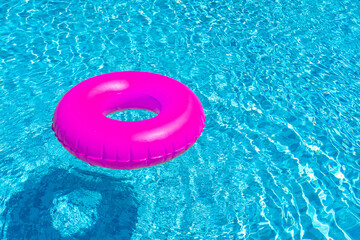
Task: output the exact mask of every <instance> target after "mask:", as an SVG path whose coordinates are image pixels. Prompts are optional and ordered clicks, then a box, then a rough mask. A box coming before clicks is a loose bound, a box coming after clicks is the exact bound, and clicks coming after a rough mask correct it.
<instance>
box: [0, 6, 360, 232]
mask: <svg viewBox="0 0 360 240" xmlns="http://www.w3.org/2000/svg"><path fill="white" fill-rule="evenodd" d="M0 23H1V26H0V38H1V39H0V40H1V41H0V42H1V48H0V61H1V64H0V159H1V162H0V174H1V175H0V177H1V181H0V185H1V187H0V193H1V199H0V226H1V231H0V234H1V238H3V239H22V238H24V236H25V238H26V239H41V238H46V239H50V237H52V238H53V239H58V238H60V237H67V238H68V239H90V237H93V238H99V237H100V236H101V238H103V239H114V238H117V239H121V238H122V239H126V238H132V239H165V238H167V239H195V238H197V239H357V238H358V236H359V234H360V181H359V178H360V166H359V159H360V133H359V131H360V120H359V119H360V106H359V105H360V104H359V99H360V61H359V59H360V56H359V53H360V45H359V43H360V37H359V36H360V2H359V1H346V0H344V1H343V0H328V1H320V0H295V1H290V0H279V1H267V0H257V1H251V0H248V1H245V0H240V1H235V0H234V1H231V0H230V1H205V0H201V1H189V0H181V1H177V0H167V1H162V0H153V1H136V0H132V1H131V0H129V1H91V2H90V1H85V0H76V1H33V0H27V1H14V0H10V1H2V2H1V3H0ZM124 70H137V71H148V72H155V73H159V74H163V75H166V76H169V77H171V78H174V79H177V80H179V81H181V82H182V83H184V84H186V85H187V86H188V87H189V88H191V89H192V90H193V91H194V92H195V93H196V95H197V96H198V97H199V99H200V100H201V102H202V104H203V106H204V109H205V114H206V115H207V122H206V127H205V129H204V132H203V134H202V136H201V137H200V138H199V140H198V141H197V143H196V144H195V145H194V146H193V147H192V148H191V149H190V150H189V151H187V152H186V153H185V154H183V155H182V156H180V157H178V158H176V159H174V160H172V161H170V162H168V163H166V164H162V165H159V166H156V167H152V168H146V169H141V170H134V171H114V170H109V169H102V168H95V167H91V166H89V165H87V164H86V163H83V162H82V161H80V160H78V159H76V158H74V157H73V156H72V155H70V154H69V153H68V152H67V151H66V150H65V149H64V148H62V147H61V145H60V143H59V142H58V141H57V140H56V138H55V136H54V135H53V133H52V131H51V122H52V119H51V118H52V115H53V111H54V109H55V106H56V105H57V103H58V101H59V100H60V98H61V97H62V96H63V94H64V93H65V92H66V91H68V90H69V89H70V88H71V87H73V86H74V85H76V84H77V83H79V82H81V81H83V80H85V79H87V78H89V77H92V76H95V75H99V74H103V73H107V72H114V71H124ZM123 117H124V116H123ZM134 117H135V118H136V117H137V116H135V115H131V114H130V115H128V116H125V119H129V120H133V119H134ZM145 118H146V117H145Z"/></svg>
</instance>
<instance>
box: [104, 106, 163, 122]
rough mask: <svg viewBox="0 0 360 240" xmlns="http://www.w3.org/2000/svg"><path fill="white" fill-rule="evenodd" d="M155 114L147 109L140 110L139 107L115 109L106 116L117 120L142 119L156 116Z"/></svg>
mask: <svg viewBox="0 0 360 240" xmlns="http://www.w3.org/2000/svg"><path fill="white" fill-rule="evenodd" d="M156 116H157V114H156V113H154V112H152V111H148V110H140V109H128V110H123V111H117V112H113V113H110V114H109V115H107V116H106V117H108V118H111V119H114V120H118V121H131V122H133V121H143V120H147V119H150V118H153V117H156Z"/></svg>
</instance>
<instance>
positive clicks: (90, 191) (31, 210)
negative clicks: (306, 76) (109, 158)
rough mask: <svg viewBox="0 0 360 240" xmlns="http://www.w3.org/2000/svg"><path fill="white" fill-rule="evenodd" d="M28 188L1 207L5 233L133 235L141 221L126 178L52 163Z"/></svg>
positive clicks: (21, 235) (49, 236)
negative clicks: (68, 169) (52, 167)
mask: <svg viewBox="0 0 360 240" xmlns="http://www.w3.org/2000/svg"><path fill="white" fill-rule="evenodd" d="M24 189H25V190H24V191H21V192H19V193H16V194H15V195H14V196H12V197H11V199H10V200H9V202H8V203H7V208H6V209H5V211H4V213H3V214H4V216H3V219H6V221H7V222H8V224H7V225H8V227H7V230H6V233H5V234H6V238H7V239H104V240H105V239H129V238H131V235H132V232H133V230H134V229H135V225H136V223H137V210H138V203H137V200H136V197H135V196H134V192H133V191H132V187H131V186H130V185H129V184H126V183H125V182H124V179H118V178H112V177H109V176H106V175H102V174H98V173H93V172H87V171H83V170H79V169H72V170H71V171H70V172H69V171H66V170H63V169H50V170H49V173H48V174H47V175H45V176H44V177H43V178H41V179H40V180H38V179H36V178H34V179H28V180H27V182H26V183H25V188H24ZM0 230H1V236H2V238H3V237H4V235H3V234H4V229H0Z"/></svg>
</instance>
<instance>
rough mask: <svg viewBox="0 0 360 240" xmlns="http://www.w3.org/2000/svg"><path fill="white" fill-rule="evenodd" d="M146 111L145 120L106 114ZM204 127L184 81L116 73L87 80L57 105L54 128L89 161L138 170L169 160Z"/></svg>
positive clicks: (199, 108) (66, 144)
mask: <svg viewBox="0 0 360 240" xmlns="http://www.w3.org/2000/svg"><path fill="white" fill-rule="evenodd" d="M126 109H143V110H149V111H152V112H154V113H157V114H158V115H157V116H156V117H153V118H150V119H146V120H142V121H133V122H130V121H119V120H114V119H110V118H108V117H106V116H107V115H108V114H110V113H113V112H116V111H120V110H126ZM204 126H205V115H204V110H203V108H202V105H201V103H200V101H199V99H198V98H197V97H196V95H195V94H194V93H193V92H192V91H191V90H190V89H189V88H188V87H186V86H185V85H184V84H182V83H180V82H178V81H176V80H174V79H171V78H169V77H165V76H162V75H158V74H154V73H148V72H135V71H131V72H114V73H108V74H104V75H99V76H96V77H93V78H90V79H88V80H86V81H83V82H81V83H79V84H78V85H76V86H75V87H73V88H72V89H71V90H70V91H69V92H67V93H66V94H65V95H64V96H63V98H62V99H61V100H60V102H59V104H58V105H57V107H56V109H55V113H54V117H53V125H52V127H53V130H54V132H55V135H56V137H57V138H58V139H59V141H60V142H61V143H62V145H63V146H64V147H65V148H66V149H67V150H68V151H69V152H70V153H72V154H73V155H74V156H76V157H78V158H80V159H81V160H83V161H85V162H88V163H89V164H91V165H96V166H101V167H106V168H115V169H135V168H143V167H149V166H153V165H157V164H160V163H164V162H166V161H169V160H171V159H173V158H175V157H177V156H179V155H180V154H182V153H183V152H185V151H186V150H187V149H189V148H190V146H191V145H192V144H194V143H195V141H196V140H197V138H198V137H199V136H200V134H201V132H202V130H203V128H204Z"/></svg>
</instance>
